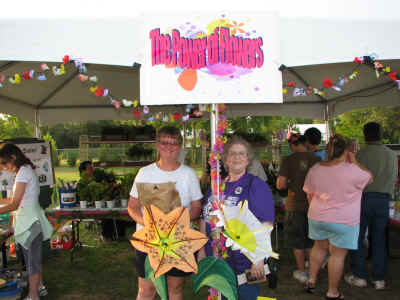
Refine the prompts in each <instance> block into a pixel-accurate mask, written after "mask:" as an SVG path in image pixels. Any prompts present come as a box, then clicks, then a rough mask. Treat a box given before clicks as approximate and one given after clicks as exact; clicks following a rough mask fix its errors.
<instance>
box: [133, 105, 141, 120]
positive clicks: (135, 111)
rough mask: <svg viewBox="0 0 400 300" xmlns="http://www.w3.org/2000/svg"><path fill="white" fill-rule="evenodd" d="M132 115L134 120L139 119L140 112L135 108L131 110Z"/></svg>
mask: <svg viewBox="0 0 400 300" xmlns="http://www.w3.org/2000/svg"><path fill="white" fill-rule="evenodd" d="M133 114H134V115H135V116H136V118H138V119H140V110H138V109H137V108H135V109H134V110H133Z"/></svg>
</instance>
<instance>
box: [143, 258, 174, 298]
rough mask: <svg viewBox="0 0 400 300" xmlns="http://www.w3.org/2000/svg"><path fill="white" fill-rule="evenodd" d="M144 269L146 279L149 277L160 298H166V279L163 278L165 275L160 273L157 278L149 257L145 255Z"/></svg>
mask: <svg viewBox="0 0 400 300" xmlns="http://www.w3.org/2000/svg"><path fill="white" fill-rule="evenodd" d="M144 270H145V275H146V279H151V281H152V282H153V284H154V287H155V288H156V290H157V293H158V295H159V296H160V298H161V300H168V290H167V281H166V279H165V275H161V276H160V277H157V278H155V277H154V270H153V268H152V267H151V266H150V262H149V257H146V261H145V264H144Z"/></svg>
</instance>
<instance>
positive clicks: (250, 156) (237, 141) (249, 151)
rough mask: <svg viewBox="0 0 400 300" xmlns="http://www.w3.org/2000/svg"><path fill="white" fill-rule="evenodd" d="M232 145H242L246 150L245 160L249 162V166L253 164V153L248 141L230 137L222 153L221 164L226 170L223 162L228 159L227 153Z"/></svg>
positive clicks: (235, 136) (238, 137)
mask: <svg viewBox="0 0 400 300" xmlns="http://www.w3.org/2000/svg"><path fill="white" fill-rule="evenodd" d="M233 145H242V146H244V147H245V148H246V152H247V160H248V162H249V165H250V164H251V163H252V162H253V159H254V151H253V148H252V147H251V145H250V143H249V142H248V141H246V140H245V139H244V138H242V137H240V136H237V135H234V136H232V137H231V138H230V139H229V140H228V142H227V143H226V144H225V145H224V149H223V152H222V162H223V164H224V166H225V168H226V169H227V166H226V164H225V161H226V159H227V157H228V153H229V150H231V148H232V146H233Z"/></svg>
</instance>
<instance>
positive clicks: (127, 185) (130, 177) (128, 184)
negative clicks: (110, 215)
mask: <svg viewBox="0 0 400 300" xmlns="http://www.w3.org/2000/svg"><path fill="white" fill-rule="evenodd" d="M135 177H136V173H128V174H126V175H124V176H123V177H121V180H120V183H121V189H120V198H121V206H122V207H127V206H128V201H129V193H130V192H131V189H132V184H133V181H134V179H135Z"/></svg>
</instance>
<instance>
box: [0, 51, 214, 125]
mask: <svg viewBox="0 0 400 300" xmlns="http://www.w3.org/2000/svg"><path fill="white" fill-rule="evenodd" d="M67 64H73V65H74V66H75V68H76V69H77V70H78V72H79V74H78V75H77V78H78V80H79V81H80V82H81V83H82V85H84V86H86V87H88V89H89V91H90V92H91V93H92V94H93V95H94V96H95V97H98V98H107V99H108V100H109V103H110V105H112V106H114V108H115V109H117V110H119V109H120V108H121V107H126V108H132V113H133V114H134V115H135V117H136V118H137V119H140V118H141V116H144V115H146V117H147V121H148V122H153V121H165V122H169V121H171V122H176V121H179V120H181V121H183V122H187V121H188V120H189V119H190V118H200V117H202V115H203V111H204V107H208V105H202V108H201V109H200V108H199V107H198V106H197V105H193V104H188V105H187V107H186V114H185V115H182V114H181V113H180V112H175V113H170V114H167V113H157V114H156V115H151V114H150V108H149V107H148V106H146V105H145V106H140V105H139V100H138V99H133V100H130V99H122V100H118V99H116V98H115V97H114V96H113V95H112V94H111V91H110V90H109V89H108V88H105V87H102V86H101V85H100V83H99V78H98V77H97V76H96V75H93V74H91V75H88V69H87V67H86V66H85V64H84V63H83V60H82V59H81V58H74V59H71V58H70V57H69V55H65V56H64V57H63V58H62V63H61V64H59V65H54V66H51V67H50V66H49V65H48V64H46V63H42V64H40V69H39V70H38V71H35V70H33V69H32V70H29V71H24V72H22V73H21V74H12V75H8V76H6V75H5V74H2V73H0V88H3V87H4V85H5V84H12V85H21V84H22V83H23V81H24V80H32V79H36V80H38V81H46V80H47V78H48V77H49V75H53V76H63V75H65V74H67V69H66V65H67ZM35 76H36V78H35Z"/></svg>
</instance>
